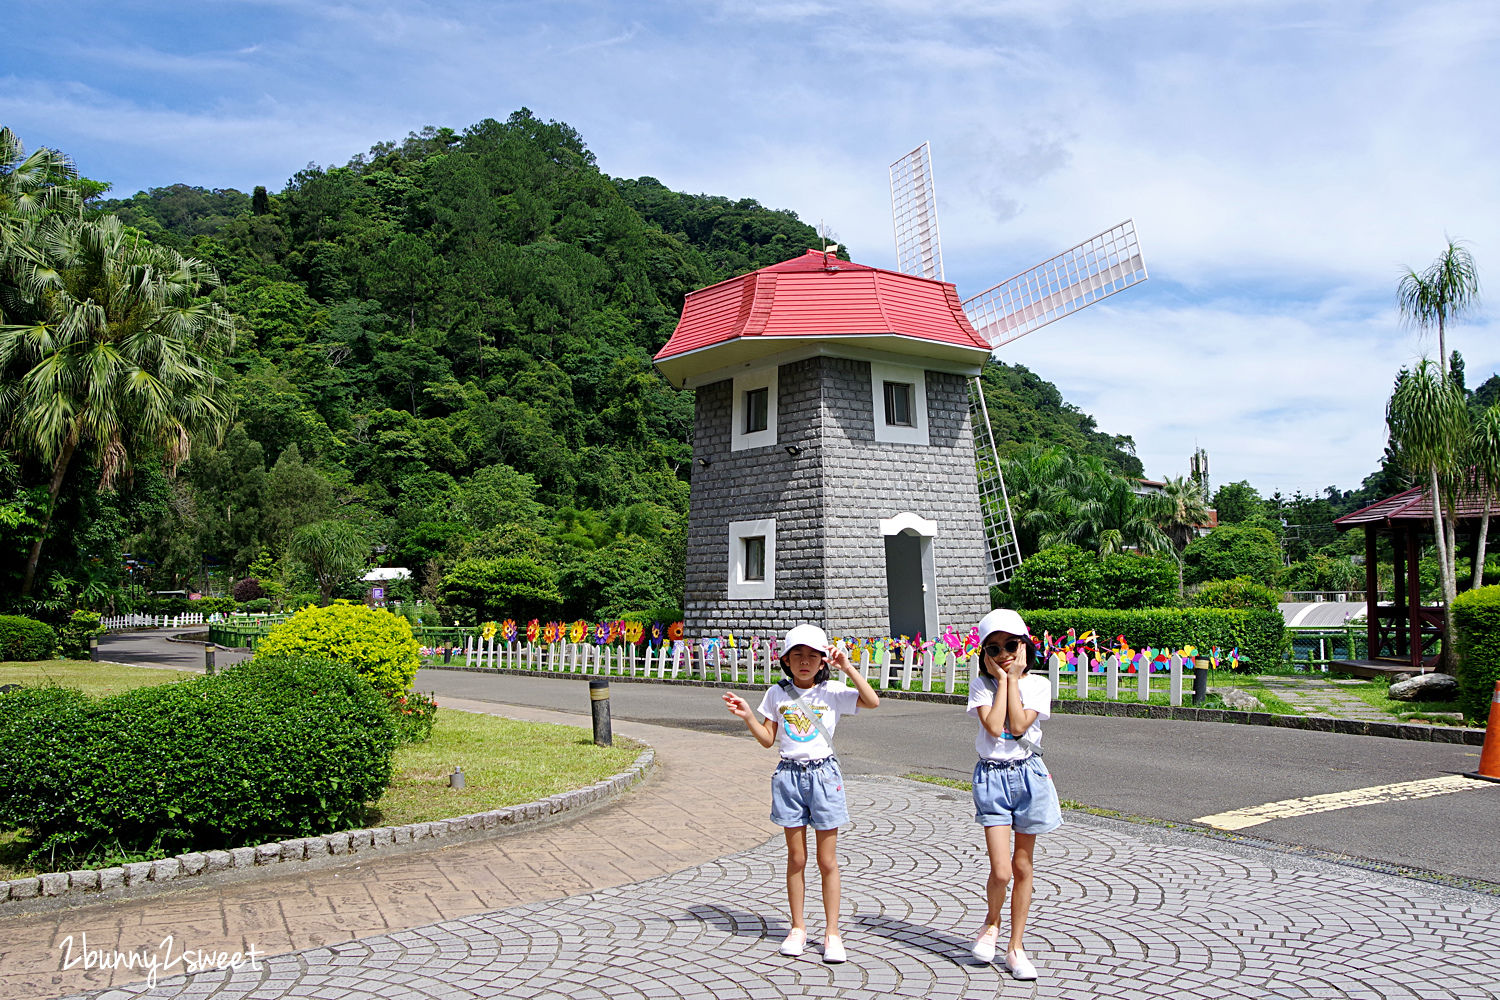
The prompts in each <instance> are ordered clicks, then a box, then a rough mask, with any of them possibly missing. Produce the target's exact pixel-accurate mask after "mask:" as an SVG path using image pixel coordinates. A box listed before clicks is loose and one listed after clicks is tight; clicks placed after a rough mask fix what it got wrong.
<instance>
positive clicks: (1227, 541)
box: [1182, 522, 1282, 587]
mask: <svg viewBox="0 0 1500 1000" xmlns="http://www.w3.org/2000/svg"><path fill="white" fill-rule="evenodd" d="M1182 562H1183V573H1184V579H1185V580H1186V581H1187V582H1188V583H1203V582H1204V581H1207V580H1232V579H1234V578H1235V577H1237V576H1247V577H1249V578H1250V579H1252V580H1254V581H1255V582H1256V583H1260V584H1264V585H1266V586H1268V587H1273V586H1275V585H1276V584H1277V583H1278V582H1279V580H1280V576H1281V569H1282V566H1281V546H1280V544H1278V543H1277V541H1276V536H1275V535H1273V534H1272V533H1271V530H1270V529H1269V528H1267V527H1265V526H1263V525H1261V524H1257V523H1255V522H1246V523H1244V524H1221V525H1219V526H1218V527H1217V528H1215V529H1214V530H1213V531H1210V532H1209V533H1208V534H1206V535H1204V536H1203V537H1202V538H1199V539H1195V540H1194V541H1192V542H1191V543H1189V544H1188V547H1187V548H1186V549H1184V550H1183V552H1182Z"/></svg>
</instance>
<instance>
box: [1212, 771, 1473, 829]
mask: <svg viewBox="0 0 1500 1000" xmlns="http://www.w3.org/2000/svg"><path fill="white" fill-rule="evenodd" d="M1484 787H1486V786H1485V783H1484V782H1482V781H1475V780H1474V779H1473V778H1466V777H1464V776H1463V775H1461V774H1446V775H1444V776H1443V777H1441V778H1422V779H1420V780H1418V781H1402V782H1398V783H1397V784H1394V785H1372V786H1371V787H1369V788H1351V789H1350V790H1349V791H1347V792H1330V793H1328V794H1327V795H1306V796H1303V797H1302V798H1300V799H1282V800H1281V801H1280V802H1267V803H1264V804H1263V805H1258V806H1248V807H1246V808H1244V809H1231V810H1229V811H1228V812H1221V813H1214V814H1213V815H1212V816H1200V817H1198V818H1197V819H1195V820H1193V822H1194V823H1202V824H1204V825H1205V826H1211V827H1214V828H1215V829H1218V830H1243V829H1244V828H1245V827H1247V826H1255V825H1257V824H1259V823H1269V822H1270V821H1271V820H1273V819H1289V818H1291V817H1293V816H1307V815H1310V814H1312V813H1320V812H1332V811H1333V810H1335V809H1352V808H1354V807H1355V806H1373V805H1378V804H1380V803H1382V802H1404V801H1406V800H1408V799H1426V798H1431V797H1432V796H1434V795H1451V794H1452V793H1453V792H1464V791H1468V790H1469V789H1471V788H1484Z"/></svg>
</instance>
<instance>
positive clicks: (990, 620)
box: [979, 608, 1031, 642]
mask: <svg viewBox="0 0 1500 1000" xmlns="http://www.w3.org/2000/svg"><path fill="white" fill-rule="evenodd" d="M991 632H1008V633H1010V634H1011V635H1016V636H1020V637H1021V638H1023V639H1029V638H1030V637H1031V632H1030V631H1029V630H1028V629H1027V628H1026V623H1025V622H1023V621H1022V620H1021V616H1020V615H1018V614H1016V613H1015V612H1014V611H1012V610H1011V609H1010V608H996V609H995V610H994V611H991V612H990V613H989V614H987V615H985V616H984V617H983V618H981V619H979V641H980V642H983V641H984V640H985V639H988V638H989V636H990V633H991Z"/></svg>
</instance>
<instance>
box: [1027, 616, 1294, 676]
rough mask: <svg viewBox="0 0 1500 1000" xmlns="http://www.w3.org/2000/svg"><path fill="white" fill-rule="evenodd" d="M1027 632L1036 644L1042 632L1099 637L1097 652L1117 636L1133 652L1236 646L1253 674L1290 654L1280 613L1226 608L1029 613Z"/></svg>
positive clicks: (1202, 650)
mask: <svg viewBox="0 0 1500 1000" xmlns="http://www.w3.org/2000/svg"><path fill="white" fill-rule="evenodd" d="M1025 618H1026V627H1027V628H1029V629H1031V632H1032V634H1033V635H1035V636H1037V637H1038V638H1040V637H1041V635H1042V633H1043V632H1051V633H1052V634H1053V635H1059V634H1062V633H1064V632H1066V631H1067V630H1068V629H1073V630H1074V631H1075V632H1077V633H1078V634H1080V635H1081V634H1083V632H1085V631H1087V630H1088V629H1093V630H1094V631H1095V632H1097V633H1099V641H1100V644H1101V646H1102V645H1103V644H1104V643H1107V642H1111V641H1112V640H1113V639H1114V638H1115V636H1118V635H1123V636H1124V637H1125V641H1126V642H1128V643H1130V645H1131V646H1133V647H1135V648H1136V649H1140V648H1141V647H1143V646H1154V647H1156V648H1158V649H1161V648H1163V647H1165V648H1167V649H1171V650H1177V649H1181V648H1182V647H1184V646H1196V647H1197V648H1198V649H1199V650H1200V651H1201V652H1205V653H1206V652H1207V651H1208V650H1209V649H1211V648H1213V647H1214V646H1218V647H1219V649H1220V650H1222V651H1223V652H1224V653H1228V652H1229V651H1230V650H1231V649H1233V648H1234V647H1236V646H1238V647H1239V650H1240V661H1241V662H1242V663H1244V664H1246V665H1247V666H1248V667H1250V669H1252V670H1261V669H1269V668H1272V667H1275V666H1277V665H1278V664H1280V663H1281V662H1282V660H1283V659H1284V658H1285V656H1286V654H1287V653H1288V652H1289V651H1290V650H1291V638H1290V636H1289V635H1288V634H1287V631H1286V624H1285V622H1284V621H1283V619H1282V617H1281V612H1279V611H1259V610H1231V609H1227V608H1142V609H1140V610H1135V611H1116V610H1113V609H1100V608H1062V609H1059V610H1048V611H1027V612H1026V613H1025Z"/></svg>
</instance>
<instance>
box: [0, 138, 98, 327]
mask: <svg viewBox="0 0 1500 1000" xmlns="http://www.w3.org/2000/svg"><path fill="white" fill-rule="evenodd" d="M77 180H78V173H77V171H76V170H74V169H73V164H72V163H70V162H69V161H68V158H67V157H66V156H64V155H63V154H61V153H59V152H57V151H56V150H53V149H47V148H46V147H43V148H41V149H38V150H36V151H35V152H33V153H31V155H29V156H28V155H27V154H26V149H25V147H24V146H22V145H21V140H20V139H19V138H18V137H17V136H16V134H15V133H14V132H12V131H11V130H10V129H8V128H0V322H4V321H5V317H6V314H7V312H8V311H9V312H12V313H13V312H15V310H16V309H18V308H19V307H20V306H21V304H22V302H23V301H24V296H23V294H22V293H23V291H24V290H25V289H31V290H35V289H36V285H37V276H38V271H39V270H40V271H41V272H42V274H43V275H45V272H46V267H45V265H46V255H45V247H46V245H47V244H48V243H49V242H51V240H52V239H53V238H55V227H56V224H57V223H60V222H61V221H63V220H62V219H61V218H59V216H61V215H65V214H68V210H71V214H74V215H76V209H77V208H78V207H79V206H80V205H81V204H82V201H83V200H82V198H81V197H80V196H79V192H78V190H77V188H76V187H75V185H76V183H77Z"/></svg>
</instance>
